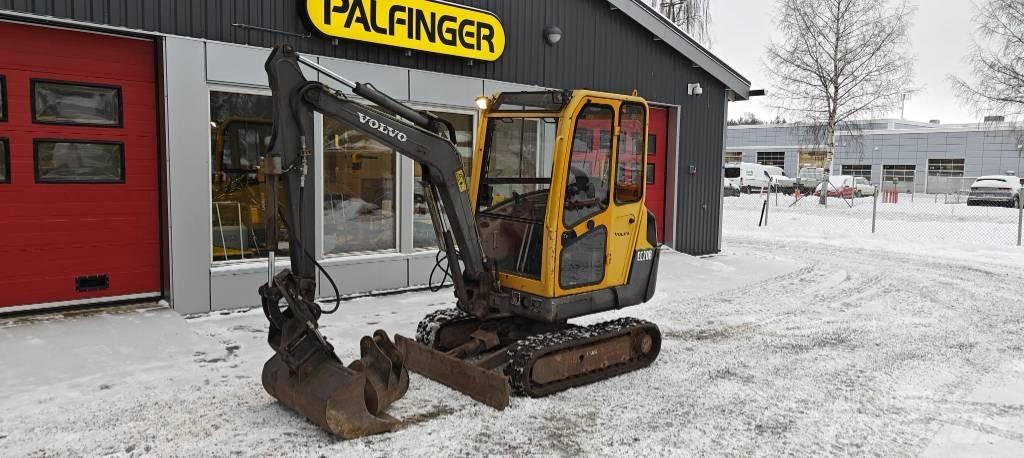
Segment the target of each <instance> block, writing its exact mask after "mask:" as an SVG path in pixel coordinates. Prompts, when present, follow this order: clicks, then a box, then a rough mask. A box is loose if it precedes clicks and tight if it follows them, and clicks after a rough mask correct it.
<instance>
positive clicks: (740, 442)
mask: <svg viewBox="0 0 1024 458" xmlns="http://www.w3.org/2000/svg"><path fill="white" fill-rule="evenodd" d="M773 210H774V208H773ZM806 211H807V212H810V211H811V210H809V209H808V210H806ZM858 211H859V210H858ZM772 218H776V219H773V220H772V222H771V223H772V224H771V225H770V226H768V228H760V229H759V228H757V227H756V215H755V217H754V218H748V217H747V216H746V215H745V214H743V215H741V214H739V213H737V212H735V211H734V212H733V213H732V214H728V215H727V218H726V226H725V228H724V237H725V242H726V245H725V249H724V251H723V253H721V254H719V255H715V256H711V257H704V258H694V257H690V256H686V255H682V254H678V253H674V252H669V251H666V252H663V256H662V265H661V269H660V276H659V284H658V292H657V294H656V295H655V297H654V299H653V300H652V301H651V302H649V303H647V304H644V305H641V306H637V307H631V308H628V309H625V310H621V311H617V312H613V313H606V314H602V315H599V316H596V317H588V319H586V320H583V321H586V322H597V321H604V320H608V319H613V318H617V317H620V316H635V317H638V318H642V319H646V320H650V321H653V322H655V323H657V324H658V325H659V326H660V328H661V330H662V333H663V335H664V342H663V347H662V353H661V356H660V357H659V358H658V360H657V361H656V362H655V363H654V364H653V365H652V366H651V367H649V368H647V369H644V370H641V371H637V372H633V373H630V374H626V375H624V376H620V377H617V378H615V379H611V380H607V381H604V382H601V383H598V384H594V385H589V386H585V387H581V388H576V389H572V390H569V391H566V392H563V393H559V394H556V395H554V396H549V397H546V398H542V399H523V398H514V399H513V401H512V405H511V406H509V407H508V408H507V409H505V410H504V411H500V412H499V411H496V410H493V409H491V408H489V407H485V406H482V405H479V404H477V403H475V402H473V401H472V400H470V399H468V398H467V397H465V396H463V395H461V394H458V393H456V392H453V391H451V390H449V389H447V388H445V387H443V386H441V385H438V384H436V383H433V382H431V381H429V380H426V379H424V378H422V377H419V376H416V375H413V377H412V380H411V386H410V390H409V393H408V394H407V395H406V397H405V398H403V399H401V400H399V401H398V402H396V403H395V404H394V405H393V406H392V408H391V410H390V411H389V413H391V414H392V415H395V416H396V417H398V418H400V419H405V420H407V422H406V424H405V425H404V427H402V428H401V429H400V430H398V431H396V432H393V433H390V434H384V435H378V436H372V437H367V438H362V439H357V440H351V441H341V440H338V439H336V438H334V437H331V436H329V435H328V434H326V433H324V432H323V431H321V430H320V429H319V428H317V427H316V426H315V425H313V424H311V423H309V422H307V421H305V420H304V419H302V418H299V417H298V416H296V415H295V414H293V413H291V412H290V411H288V410H285V409H284V408H282V407H281V406H280V405H279V404H278V403H277V402H275V401H274V400H273V399H272V398H271V397H270V396H268V395H267V394H266V393H265V392H264V391H263V388H262V386H261V385H260V382H259V374H260V369H261V367H262V364H263V362H264V361H265V360H266V359H267V358H268V357H269V356H270V350H269V348H268V347H267V345H266V343H265V341H264V339H265V337H266V335H265V328H266V323H265V319H264V318H263V316H262V314H261V312H259V311H258V310H251V311H243V312H230V313H213V314H209V315H205V316H201V317H196V318H191V319H183V318H181V317H179V316H177V315H176V314H175V313H174V312H171V311H168V310H165V309H159V308H154V309H146V310H138V309H118V308H115V309H109V310H104V311H99V312H94V313H86V314H74V315H56V316H49V317H46V318H41V319H30V320H24V319H20V320H13V321H11V320H8V321H6V322H3V321H0V348H3V349H4V350H3V352H2V353H0V365H2V367H3V368H4V370H3V371H2V375H0V393H4V394H5V395H4V396H2V397H0V412H2V414H0V450H3V452H2V453H0V454H2V455H5V456H7V455H9V456H24V455H30V456H42V455H46V456H51V455H58V456H83V455H84V456H95V455H121V456H142V455H154V456H168V455H174V456H209V455H217V456H220V455H229V454H239V455H274V456H277V455H295V456H320V455H327V456H393V455H401V456H453V455H459V456H464V455H471V456H478V455H516V456H520V455H538V454H539V455H553V456H570V455H574V456H591V455H598V456H621V455H626V456H652V455H669V456H677V455H783V454H788V455H820V454H843V455H852V454H856V455H921V454H924V455H930V456H966V455H991V456H999V455H1005V456H1020V455H1021V450H1022V447H1024V435H1022V433H1021V431H1024V334H1022V333H1021V331H1020V330H1021V328H1022V327H1024V313H1022V308H1024V306H1022V304H1021V299H1020V298H1021V297H1024V284H1022V282H1020V278H1021V272H1020V271H1021V268H1022V267H1024V250H1021V249H1018V248H1016V247H1012V246H1007V245H998V244H986V243H957V244H949V243H946V244H945V245H941V244H940V243H939V241H936V240H937V239H933V238H931V237H921V238H917V239H904V238H901V237H899V236H896V235H894V233H893V232H886V233H880V234H876V235H875V236H872V235H871V234H870V231H866V234H865V231H862V230H860V229H861V228H860V227H857V228H854V229H850V228H846V227H845V226H843V225H840V227H843V229H841V230H832V229H829V227H831V226H834V225H831V226H830V225H828V224H826V225H821V226H822V227H818V226H819V225H818V224H817V223H816V222H815V221H813V220H811V219H810V217H808V216H806V214H801V213H800V212H797V211H794V212H793V213H792V214H789V215H785V214H783V212H782V211H779V212H777V213H775V214H773V215H772ZM815 218H816V216H815ZM919 219H927V218H919ZM775 221H787V222H789V223H791V224H804V225H806V226H812V227H811V228H810V229H805V230H794V229H789V228H787V227H788V226H789V225H790V224H781V223H779V224H777V223H776V222H775ZM751 223H753V224H751ZM939 232H940V231H939V230H935V234H933V235H938V233H939ZM953 245H955V246H953ZM940 247H941V249H940ZM979 257H981V258H983V259H984V261H983V262H981V261H979V260H978V259H979ZM342 280H343V279H342ZM254 294H255V293H254ZM451 294H452V293H451V291H450V290H443V291H440V292H437V293H428V292H413V293H406V294H401V295H393V296H382V297H372V298H362V299H357V300H353V301H349V302H345V303H343V305H342V309H341V312H339V313H338V314H336V315H331V316H327V317H325V319H324V320H323V323H324V326H323V327H324V329H323V331H324V333H325V334H326V335H327V336H328V337H329V338H330V339H331V341H332V342H333V343H334V344H335V346H336V348H337V349H338V352H339V355H340V356H341V357H342V359H343V360H345V361H349V360H352V359H354V358H355V357H356V352H357V343H358V338H359V337H360V336H362V335H365V334H369V333H371V332H372V331H373V330H375V329H377V328H383V329H386V330H388V331H389V332H391V333H395V332H397V333H401V334H403V335H407V336H411V335H413V334H414V332H415V327H416V323H417V322H418V320H419V319H420V318H421V317H422V316H423V315H425V314H427V313H429V312H431V311H433V310H437V309H438V308H441V307H450V306H451V305H452V303H453V298H452V296H451Z"/></svg>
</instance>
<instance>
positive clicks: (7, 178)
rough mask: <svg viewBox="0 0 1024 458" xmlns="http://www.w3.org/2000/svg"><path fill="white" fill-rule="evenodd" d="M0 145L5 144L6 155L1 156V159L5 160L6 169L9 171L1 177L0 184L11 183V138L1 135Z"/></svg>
mask: <svg viewBox="0 0 1024 458" xmlns="http://www.w3.org/2000/svg"><path fill="white" fill-rule="evenodd" d="M0 145H2V146H3V152H4V157H3V158H0V161H3V166H4V170H5V171H7V173H6V175H7V176H4V177H0V184H11V175H12V174H11V140H10V139H9V138H7V137H0Z"/></svg>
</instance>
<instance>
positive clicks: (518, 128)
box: [471, 90, 657, 321]
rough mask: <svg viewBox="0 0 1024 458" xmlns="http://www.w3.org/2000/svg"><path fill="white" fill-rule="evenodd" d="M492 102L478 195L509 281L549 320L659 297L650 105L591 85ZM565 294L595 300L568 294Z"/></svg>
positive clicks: (495, 256) (503, 277)
mask: <svg viewBox="0 0 1024 458" xmlns="http://www.w3.org/2000/svg"><path fill="white" fill-rule="evenodd" d="M488 102H489V103H486V106H487V108H486V109H485V110H483V111H482V116H481V119H482V122H481V123H480V131H479V138H482V139H483V141H482V142H480V144H479V145H478V147H477V149H476V151H475V154H474V156H473V158H474V160H473V172H472V177H475V179H474V180H472V181H473V183H474V184H473V187H472V193H471V200H472V202H473V208H474V211H475V213H476V222H477V227H478V229H479V232H480V240H481V243H482V244H483V250H484V253H485V254H486V255H487V256H488V257H489V258H490V260H491V261H492V263H493V264H494V267H495V268H496V270H497V272H498V276H499V282H500V284H501V285H502V286H503V287H505V288H509V289H511V290H514V291H516V292H518V293H519V295H520V297H525V298H526V300H527V301H532V302H534V303H537V304H544V305H542V306H541V307H534V308H533V309H534V310H537V309H539V311H541V312H542V313H541V315H540V316H537V317H536V318H538V319H542V320H548V321H558V320H564V319H568V318H573V317H576V316H580V315H584V314H589V313H594V312H596V311H601V310H604V309H609V308H620V307H624V306H627V305H633V304H636V303H640V302H644V301H646V300H647V299H649V298H650V294H652V293H653V291H654V285H653V283H654V278H653V276H652V275H651V273H652V270H653V269H652V267H653V264H654V263H652V262H649V261H653V257H654V255H655V254H654V248H655V247H656V244H657V239H656V237H655V236H654V232H653V229H654V223H655V222H654V217H653V216H652V215H651V214H650V213H649V212H648V211H647V209H646V208H645V207H644V190H645V186H644V184H645V181H644V169H645V167H644V164H646V145H645V142H646V139H647V103H646V102H645V101H644V100H643V99H641V98H639V97H635V96H627V95H620V94H609V93H602V92H595V91H582V90H581V91H539V92H516V93H501V94H497V95H496V96H494V97H493V98H491V99H490V100H488ZM649 229H651V230H649ZM631 273H632V274H633V278H632V279H631V278H630V274H631ZM610 292H614V294H609V293H610ZM566 297H574V301H575V302H579V301H580V300H582V299H584V298H588V299H589V300H587V301H585V302H587V306H586V307H576V306H569V305H565V306H563V305H561V304H559V303H558V302H559V301H557V299H559V298H566Z"/></svg>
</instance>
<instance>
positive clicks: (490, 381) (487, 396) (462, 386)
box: [395, 335, 511, 410]
mask: <svg viewBox="0 0 1024 458" xmlns="http://www.w3.org/2000/svg"><path fill="white" fill-rule="evenodd" d="M395 343H396V344H397V345H398V348H399V349H400V351H401V352H402V354H403V355H405V361H406V366H407V367H408V368H409V370H411V371H413V372H415V373H417V374H420V375H422V376H424V377H426V378H429V379H431V380H433V381H435V382H438V383H440V384H443V385H445V386H447V387H449V388H452V389H454V390H456V391H459V392H462V393H463V394H465V395H467V396H469V397H471V398H473V399H475V400H477V401H479V402H482V403H484V404H486V405H489V406H491V407H493V408H495V409H498V410H502V409H504V408H505V407H508V404H509V396H510V393H511V389H510V388H509V385H508V378H507V377H505V376H504V375H503V374H501V373H500V372H498V371H496V370H494V369H491V368H487V367H485V366H481V365H476V364H473V363H470V362H468V361H466V360H464V359H459V358H455V357H453V356H450V355H447V354H445V353H442V352H440V351H437V350H434V349H433V348H430V347H427V346H426V345H423V344H421V343H419V342H416V341H415V340H412V339H409V338H406V337H403V336H401V335H395Z"/></svg>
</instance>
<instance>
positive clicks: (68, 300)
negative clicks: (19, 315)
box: [0, 22, 161, 312]
mask: <svg viewBox="0 0 1024 458" xmlns="http://www.w3.org/2000/svg"><path fill="white" fill-rule="evenodd" d="M0 37H3V38H2V39H0V85H2V88H0V89H2V91H0V100H2V101H0V307H11V306H30V305H40V304H43V305H46V304H52V305H63V304H73V303H86V302H96V301H104V300H110V299H127V298H133V297H140V296H144V295H150V294H154V293H157V294H158V293H159V291H160V266H161V262H160V229H159V210H158V209H159V186H158V178H157V177H158V174H157V118H156V113H157V103H156V102H157V96H156V80H155V76H156V75H155V64H154V43H153V42H152V41H146V40H137V39H130V38H122V37H114V36H110V35H103V34H94V33H85V32H77V31H70V30H64V29H56V28H45V27H37V26H31V25H24V24H16V23H11V22H0ZM2 311H3V308H0V312H2Z"/></svg>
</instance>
